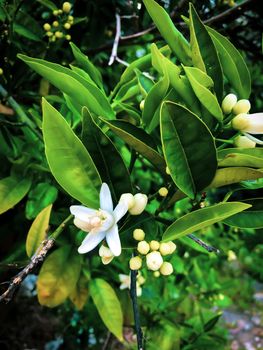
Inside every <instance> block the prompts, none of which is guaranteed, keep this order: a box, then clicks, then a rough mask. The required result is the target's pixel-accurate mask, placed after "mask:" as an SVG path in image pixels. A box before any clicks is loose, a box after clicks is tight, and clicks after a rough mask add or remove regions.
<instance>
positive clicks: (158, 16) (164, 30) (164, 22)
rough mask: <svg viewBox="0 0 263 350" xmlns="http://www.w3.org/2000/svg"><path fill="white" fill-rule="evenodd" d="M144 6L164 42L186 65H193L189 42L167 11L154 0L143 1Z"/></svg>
mask: <svg viewBox="0 0 263 350" xmlns="http://www.w3.org/2000/svg"><path fill="white" fill-rule="evenodd" d="M143 2H144V5H145V7H146V9H147V11H148V13H149V15H150V16H151V18H152V20H153V22H154V23H155V25H156V27H157V28H158V30H159V32H160V33H161V35H162V37H163V38H164V40H165V41H166V42H167V44H168V45H169V46H170V48H171V49H172V51H173V52H174V54H175V56H176V57H178V59H179V60H180V61H181V62H182V63H183V64H185V65H191V63H192V60H191V52H190V46H189V43H188V41H187V40H186V39H185V37H184V36H183V34H182V33H181V32H180V31H179V30H178V29H177V28H176V27H175V25H174V24H173V22H172V20H171V18H170V16H169V15H168V13H167V12H166V11H165V9H164V8H163V7H162V6H160V5H159V4H158V3H157V2H156V1H154V0H143Z"/></svg>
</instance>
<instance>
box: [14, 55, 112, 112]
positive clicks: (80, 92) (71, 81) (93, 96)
mask: <svg viewBox="0 0 263 350" xmlns="http://www.w3.org/2000/svg"><path fill="white" fill-rule="evenodd" d="M18 57H19V58H20V59H21V60H23V61H24V62H25V63H26V64H27V65H28V66H29V67H30V68H32V69H34V70H35V71H36V72H37V73H38V74H40V75H42V76H43V77H44V78H45V79H47V80H48V81H49V82H50V83H51V84H53V85H54V86H56V87H57V88H58V89H60V90H61V91H62V92H64V93H65V94H67V95H69V96H70V97H71V98H72V99H73V100H74V101H75V102H77V103H78V104H79V105H80V106H81V107H82V106H87V107H88V108H89V109H90V110H91V111H92V112H94V113H95V114H97V115H100V116H104V117H108V118H114V112H113V110H112V108H111V106H110V104H109V102H108V100H107V98H106V97H105V95H104V94H103V92H102V91H101V90H100V89H99V88H98V87H96V86H95V85H94V84H91V83H90V82H89V81H87V80H85V79H84V78H83V77H82V76H80V75H79V74H77V73H76V72H73V71H72V70H71V69H69V68H66V67H63V66H61V65H59V64H55V63H51V62H48V61H45V60H42V59H38V58H31V57H28V56H25V55H18Z"/></svg>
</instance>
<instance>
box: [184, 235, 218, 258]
mask: <svg viewBox="0 0 263 350" xmlns="http://www.w3.org/2000/svg"><path fill="white" fill-rule="evenodd" d="M186 237H188V238H190V239H191V240H193V241H194V242H195V243H197V244H198V245H200V246H201V247H203V248H204V249H205V250H207V251H208V252H209V253H217V254H219V253H220V250H219V249H217V248H215V247H213V246H211V245H209V244H207V243H205V242H204V241H202V240H201V239H200V238H198V237H196V236H195V235H193V234H192V233H190V234H189V235H187V236H186Z"/></svg>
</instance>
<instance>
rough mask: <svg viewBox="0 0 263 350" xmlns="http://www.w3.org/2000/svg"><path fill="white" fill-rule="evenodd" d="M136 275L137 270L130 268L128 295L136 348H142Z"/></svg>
mask: <svg viewBox="0 0 263 350" xmlns="http://www.w3.org/2000/svg"><path fill="white" fill-rule="evenodd" d="M136 276H137V271H136V270H131V286H130V296H131V300H132V307H133V315H134V323H135V331H136V335H137V348H138V350H143V347H142V346H143V345H142V339H143V334H142V330H141V325H140V314H139V308H138V303H137V293H136Z"/></svg>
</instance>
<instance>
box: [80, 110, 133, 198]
mask: <svg viewBox="0 0 263 350" xmlns="http://www.w3.org/2000/svg"><path fill="white" fill-rule="evenodd" d="M81 138H82V142H83V144H84V146H85V147H86V148H87V150H88V152H89V154H90V155H91V157H92V159H93V160H94V163H95V165H96V167H97V169H98V171H99V173H100V176H101V179H102V180H103V182H106V183H107V184H108V185H109V186H110V189H111V193H112V194H113V199H114V201H115V202H116V203H117V202H118V200H119V198H120V196H121V195H122V193H129V192H132V185H131V180H130V175H129V172H128V169H127V168H126V165H125V164H124V161H123V159H122V157H121V155H120V153H119V152H118V151H117V149H116V148H115V146H114V144H113V143H112V142H111V140H110V139H109V138H108V137H107V136H106V135H105V134H104V132H103V131H102V130H101V129H100V127H99V126H98V125H97V124H96V123H95V121H94V119H93V118H92V116H91V114H90V113H89V111H88V110H87V109H86V108H84V109H83V124H82V137H81Z"/></svg>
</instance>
